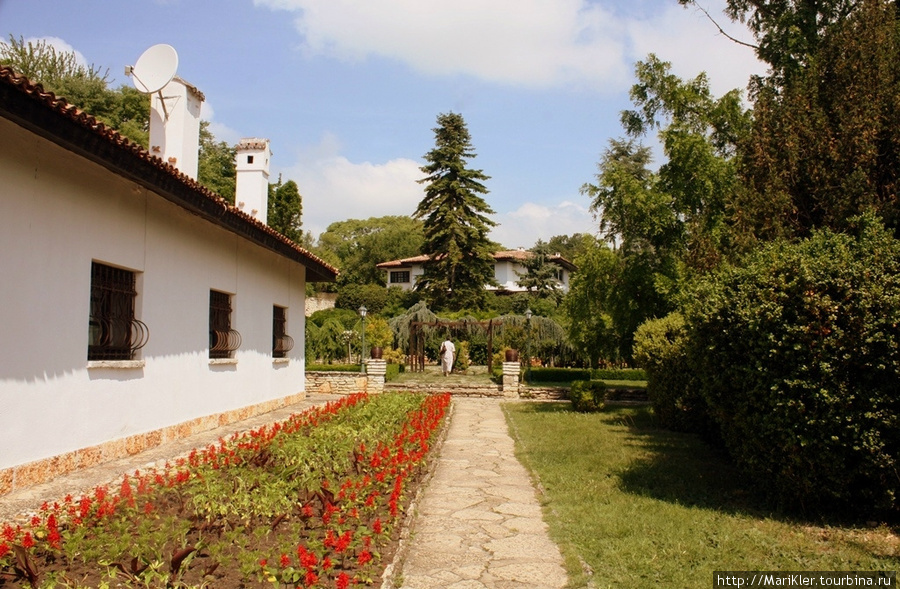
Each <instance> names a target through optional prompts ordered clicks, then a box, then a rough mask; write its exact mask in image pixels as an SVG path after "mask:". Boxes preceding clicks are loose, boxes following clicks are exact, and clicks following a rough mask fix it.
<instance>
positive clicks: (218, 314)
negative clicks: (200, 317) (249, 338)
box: [209, 290, 241, 358]
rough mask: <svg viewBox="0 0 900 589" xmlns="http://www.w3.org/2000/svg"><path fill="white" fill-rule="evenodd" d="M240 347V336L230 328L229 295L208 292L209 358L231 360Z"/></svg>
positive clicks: (212, 291) (214, 291)
mask: <svg viewBox="0 0 900 589" xmlns="http://www.w3.org/2000/svg"><path fill="white" fill-rule="evenodd" d="M240 346H241V334H239V333H238V332H237V331H235V330H234V329H232V328H231V295H229V294H228V293H224V292H219V291H216V290H210V291H209V357H210V358H231V357H232V354H233V353H234V351H235V350H237V349H238V348H239V347H240Z"/></svg>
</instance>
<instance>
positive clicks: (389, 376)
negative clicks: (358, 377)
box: [384, 364, 403, 382]
mask: <svg viewBox="0 0 900 589" xmlns="http://www.w3.org/2000/svg"><path fill="white" fill-rule="evenodd" d="M401 368H403V365H402V364H388V365H387V366H386V367H385V373H384V380H385V382H390V381H392V380H397V379H398V378H399V377H400V373H401V372H403V371H402V370H401Z"/></svg>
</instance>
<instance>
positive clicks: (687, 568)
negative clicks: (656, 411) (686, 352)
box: [504, 403, 900, 589]
mask: <svg viewBox="0 0 900 589" xmlns="http://www.w3.org/2000/svg"><path fill="white" fill-rule="evenodd" d="M504 411H505V413H506V416H507V420H508V422H509V423H510V431H511V432H512V433H513V435H514V437H515V438H516V448H517V455H518V457H519V459H520V460H521V461H522V463H523V464H524V465H525V466H526V467H527V468H528V469H529V470H531V472H532V473H533V474H534V475H535V476H536V477H537V478H538V480H539V481H540V484H541V487H542V489H543V492H544V493H545V495H544V506H545V514H546V518H547V521H548V524H549V526H550V532H551V536H552V537H553V539H554V540H555V541H556V542H557V543H558V544H559V545H560V548H561V550H562V552H563V555H564V557H565V559H566V567H567V569H568V572H569V575H570V578H571V579H572V582H571V584H572V586H573V587H581V586H585V585H587V581H588V578H589V574H588V573H585V572H584V568H585V567H583V565H582V562H583V563H584V564H585V565H587V567H589V569H590V570H591V571H593V574H592V575H591V576H592V581H591V582H592V584H593V586H595V587H598V588H605V587H616V588H618V587H629V588H634V589H639V588H644V587H646V588H651V587H652V588H654V589H659V588H665V587H672V588H675V587H677V588H683V587H710V586H712V579H713V571H723V570H724V571H729V570H730V571H739V570H744V571H747V570H750V571H752V570H780V571H814V570H815V571H830V570H858V571H864V570H865V571H872V570H897V569H900V537H898V535H897V534H895V533H894V532H893V531H892V530H891V529H890V528H889V527H887V526H885V525H883V524H878V525H873V524H874V522H860V525H847V524H839V523H834V522H827V521H809V520H804V519H794V518H791V517H787V516H783V515H779V514H778V513H777V512H774V511H773V510H771V509H770V508H768V507H767V506H766V503H765V502H764V501H763V500H762V499H761V498H759V497H758V496H757V495H756V494H754V493H752V492H751V491H749V490H748V489H749V488H750V487H749V485H748V484H747V483H746V481H744V480H743V479H742V477H741V476H740V474H739V473H738V472H736V471H735V470H734V469H733V468H732V467H731V466H729V464H728V463H727V462H726V461H725V460H724V458H723V457H722V456H720V455H718V454H716V453H715V452H713V451H712V450H710V449H709V448H708V447H707V446H705V445H704V444H703V443H702V442H700V441H699V440H698V439H697V438H695V437H694V436H690V435H685V434H678V433H673V432H668V431H664V430H660V429H657V428H655V427H654V425H653V422H652V413H651V410H650V409H649V408H646V407H639V408H633V407H631V408H613V409H609V410H607V411H606V412H603V413H594V414H580V413H575V412H573V411H571V410H570V409H569V405H568V404H567V403H511V404H505V405H504Z"/></svg>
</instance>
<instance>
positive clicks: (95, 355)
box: [88, 262, 150, 361]
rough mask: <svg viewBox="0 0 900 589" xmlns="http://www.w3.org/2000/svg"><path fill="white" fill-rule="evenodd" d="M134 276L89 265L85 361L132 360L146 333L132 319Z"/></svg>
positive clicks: (134, 294)
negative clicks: (86, 358) (88, 303)
mask: <svg viewBox="0 0 900 589" xmlns="http://www.w3.org/2000/svg"><path fill="white" fill-rule="evenodd" d="M136 282H137V280H136V277H135V273H134V272H130V271H128V270H122V269H121V268H113V267H112V266H107V265H106V264H100V263H98V262H92V263H91V310H90V317H89V319H88V360H89V361H92V360H133V359H134V355H135V353H136V352H137V350H139V349H141V348H142V347H144V345H146V343H147V340H148V339H149V335H150V332H149V330H148V329H147V326H146V325H145V324H144V323H143V322H142V321H139V320H137V319H136V318H135V316H134V299H135V297H137V287H136Z"/></svg>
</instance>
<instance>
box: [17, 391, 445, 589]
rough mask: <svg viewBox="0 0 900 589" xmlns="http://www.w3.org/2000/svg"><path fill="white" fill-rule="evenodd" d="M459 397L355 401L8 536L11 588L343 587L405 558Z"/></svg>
mask: <svg viewBox="0 0 900 589" xmlns="http://www.w3.org/2000/svg"><path fill="white" fill-rule="evenodd" d="M449 403H450V397H449V395H446V394H445V395H436V396H424V395H413V394H384V395H377V396H367V395H353V396H350V397H347V398H345V399H343V400H342V401H340V402H338V403H330V404H328V405H326V406H324V407H320V408H315V409H312V410H309V411H306V412H304V413H301V414H297V415H294V416H292V417H291V418H290V419H288V420H287V421H285V422H282V423H278V424H274V425H273V426H271V427H267V428H261V429H259V430H255V431H253V432H250V433H249V434H247V435H244V436H241V437H233V438H232V439H230V440H228V441H225V440H220V442H219V444H217V445H210V446H209V447H207V448H205V449H203V450H194V451H193V452H192V453H191V454H190V456H188V457H187V458H184V459H180V460H178V461H177V462H176V463H175V464H172V465H167V468H166V469H164V470H162V471H159V472H155V471H154V472H146V473H140V472H135V473H134V474H133V475H132V476H125V477H124V478H123V480H122V482H121V484H119V485H118V486H117V488H116V489H108V488H106V487H98V488H97V489H95V490H94V492H93V493H91V494H89V495H85V496H83V497H80V498H77V499H76V498H73V497H71V496H67V497H66V498H65V499H64V500H63V501H61V502H60V503H54V504H52V505H44V506H43V508H42V510H41V513H40V515H37V516H35V517H33V518H32V521H31V525H30V526H28V527H22V526H18V525H12V524H6V525H2V526H0V587H29V586H30V587H73V588H74V587H104V586H106V587H111V586H116V587H138V586H140V587H196V586H209V587H216V588H220V587H225V588H229V587H235V588H237V587H250V586H261V585H271V586H277V587H303V588H311V587H323V588H331V587H337V588H340V589H343V588H346V587H349V586H351V585H364V584H369V583H371V582H372V581H373V580H374V579H375V578H377V576H378V575H380V572H381V571H382V570H383V568H384V566H385V565H386V560H385V559H386V558H388V557H390V556H391V554H392V552H393V546H394V544H395V541H396V533H395V532H397V531H398V530H397V526H398V524H399V522H400V518H401V516H402V514H403V510H404V506H405V505H406V501H407V500H408V498H407V494H408V493H407V492H408V489H409V487H410V485H411V483H413V482H414V481H415V479H416V477H417V476H419V475H420V474H421V471H422V470H423V468H422V466H423V464H424V461H425V458H426V455H427V453H428V450H429V447H430V442H431V439H432V436H433V434H434V432H435V430H436V428H437V426H438V425H439V423H440V421H441V419H442V418H443V416H444V413H445V411H446V408H447V406H448V405H449Z"/></svg>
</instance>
